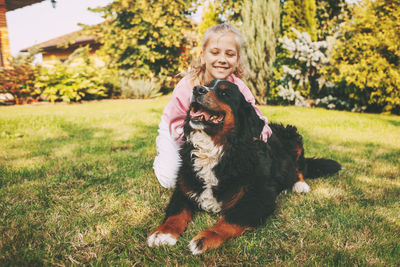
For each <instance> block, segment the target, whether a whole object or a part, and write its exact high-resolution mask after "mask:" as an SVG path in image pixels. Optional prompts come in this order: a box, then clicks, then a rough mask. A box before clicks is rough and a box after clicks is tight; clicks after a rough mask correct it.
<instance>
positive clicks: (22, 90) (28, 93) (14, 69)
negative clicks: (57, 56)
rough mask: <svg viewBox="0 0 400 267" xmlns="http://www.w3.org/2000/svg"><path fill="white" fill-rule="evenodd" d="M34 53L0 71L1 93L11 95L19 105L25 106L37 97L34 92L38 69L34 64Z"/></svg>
mask: <svg viewBox="0 0 400 267" xmlns="http://www.w3.org/2000/svg"><path fill="white" fill-rule="evenodd" d="M34 54H35V53H34V52H32V53H30V54H28V55H20V56H18V57H16V58H14V59H13V61H12V62H11V66H10V67H7V68H2V69H0V93H4V94H11V95H12V96H13V98H14V99H15V102H16V103H17V104H23V103H26V102H29V101H31V100H32V98H33V97H37V94H35V90H34V81H35V75H36V71H37V69H38V67H35V66H34V65H33V64H32V62H33V59H34Z"/></svg>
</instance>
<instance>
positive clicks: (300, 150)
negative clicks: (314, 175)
mask: <svg viewBox="0 0 400 267" xmlns="http://www.w3.org/2000/svg"><path fill="white" fill-rule="evenodd" d="M295 151H296V161H298V160H299V159H300V157H301V156H302V155H303V153H304V148H303V147H301V146H297V147H296V148H295ZM296 173H297V177H298V178H299V182H304V174H303V172H301V171H300V170H299V169H298V168H296Z"/></svg>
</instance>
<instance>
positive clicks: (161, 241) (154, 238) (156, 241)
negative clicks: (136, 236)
mask: <svg viewBox="0 0 400 267" xmlns="http://www.w3.org/2000/svg"><path fill="white" fill-rule="evenodd" d="M176 241H178V239H177V238H175V237H174V236H173V235H171V234H168V233H162V232H158V231H156V232H154V233H152V234H151V235H150V236H149V237H148V238H147V245H149V247H158V246H162V245H170V246H173V245H175V244H176Z"/></svg>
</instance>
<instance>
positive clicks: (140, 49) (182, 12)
mask: <svg viewBox="0 0 400 267" xmlns="http://www.w3.org/2000/svg"><path fill="white" fill-rule="evenodd" d="M191 6H192V1H189V0H182V1H170V0H159V1H148V0H136V1H129V0H115V1H113V2H112V3H111V4H109V5H107V6H106V7H103V8H98V9H93V11H95V12H100V13H102V14H103V17H104V18H105V19H106V22H105V23H103V24H101V25H99V27H97V28H96V29H94V31H95V32H96V34H97V35H98V36H100V41H101V42H102V43H103V44H104V45H103V49H105V50H106V52H107V54H109V55H112V56H111V61H110V63H111V66H112V67H117V68H119V69H122V70H125V75H128V76H129V77H131V78H134V79H136V78H137V79H139V78H154V77H163V78H165V80H168V79H171V76H175V75H176V74H177V73H179V72H181V71H182V70H183V69H184V68H185V67H186V66H187V62H182V57H181V54H182V53H184V52H185V45H186V44H187V41H186V38H185V34H186V31H187V30H189V29H191V26H190V22H189V18H188V14H189V9H190V8H191ZM163 80H164V79H163Z"/></svg>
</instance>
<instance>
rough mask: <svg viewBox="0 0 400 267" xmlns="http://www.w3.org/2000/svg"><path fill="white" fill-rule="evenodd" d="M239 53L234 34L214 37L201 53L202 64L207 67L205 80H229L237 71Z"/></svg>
mask: <svg viewBox="0 0 400 267" xmlns="http://www.w3.org/2000/svg"><path fill="white" fill-rule="evenodd" d="M238 53H239V52H238V50H237V45H236V40H235V35H234V34H232V33H228V34H224V35H217V34H214V35H212V36H211V37H210V40H209V41H208V44H207V45H206V47H205V48H204V50H203V51H202V53H201V61H202V64H205V65H206V71H205V80H206V81H207V82H210V81H212V80H213V79H223V80H225V79H226V78H228V76H229V75H231V74H232V73H233V72H235V70H236V67H237V65H238V62H239V55H238Z"/></svg>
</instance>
